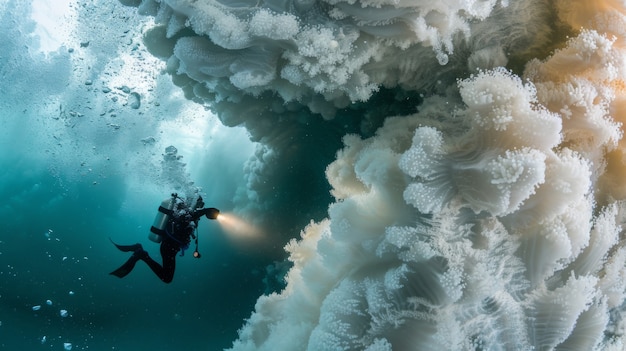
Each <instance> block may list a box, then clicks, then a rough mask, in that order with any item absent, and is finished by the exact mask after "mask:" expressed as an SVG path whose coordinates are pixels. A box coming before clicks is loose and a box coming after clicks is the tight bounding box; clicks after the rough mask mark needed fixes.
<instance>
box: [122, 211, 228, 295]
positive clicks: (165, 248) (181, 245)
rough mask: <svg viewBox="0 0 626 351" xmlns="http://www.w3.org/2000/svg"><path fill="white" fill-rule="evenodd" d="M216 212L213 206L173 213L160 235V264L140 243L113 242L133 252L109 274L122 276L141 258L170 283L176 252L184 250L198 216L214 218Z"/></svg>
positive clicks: (198, 218)
mask: <svg viewBox="0 0 626 351" xmlns="http://www.w3.org/2000/svg"><path fill="white" fill-rule="evenodd" d="M217 213H219V211H218V210H217V209H215V208H203V209H199V210H196V211H193V212H191V213H190V212H184V213H182V214H176V213H174V214H173V215H172V217H171V218H170V220H169V221H168V222H167V224H166V228H165V233H166V235H163V236H162V239H163V240H162V241H161V247H160V251H161V258H162V260H163V264H162V265H161V264H159V263H158V262H156V261H155V260H153V259H152V258H151V257H150V255H148V253H147V252H146V251H144V250H143V248H142V247H141V244H135V245H128V246H123V245H117V244H115V243H113V244H114V245H115V246H117V248H118V249H120V250H121V251H133V252H134V253H133V255H132V256H131V257H130V258H129V259H128V261H126V263H124V264H123V265H122V266H121V267H120V268H118V269H116V270H115V271H113V272H111V274H112V275H115V276H117V277H120V278H123V277H125V276H126V275H127V274H128V273H130V272H131V271H132V270H133V268H134V267H135V264H136V263H137V261H139V260H142V261H144V262H145V263H146V264H147V265H148V267H150V269H152V271H153V272H154V274H156V275H157V277H159V278H160V279H161V280H162V281H163V282H165V283H170V282H171V281H172V279H173V278H174V271H175V270H176V254H177V253H178V252H179V251H180V250H185V249H187V247H189V243H190V242H191V237H192V236H193V235H194V231H195V228H196V227H197V225H198V221H199V220H200V217H202V216H204V215H206V216H207V218H209V219H215V218H216V217H217Z"/></svg>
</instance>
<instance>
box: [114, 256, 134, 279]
mask: <svg viewBox="0 0 626 351" xmlns="http://www.w3.org/2000/svg"><path fill="white" fill-rule="evenodd" d="M137 261H139V257H137V256H136V255H132V256H130V258H129V259H128V261H126V262H125V263H124V264H123V265H121V266H120V268H118V269H116V270H114V271H113V272H111V273H109V274H111V275H114V276H116V277H118V278H124V277H125V276H127V275H128V273H130V272H131V271H132V270H133V268H135V263H137Z"/></svg>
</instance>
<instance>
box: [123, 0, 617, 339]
mask: <svg viewBox="0 0 626 351" xmlns="http://www.w3.org/2000/svg"><path fill="white" fill-rule="evenodd" d="M135 5H138V6H139V11H140V12H141V13H144V14H149V15H152V16H154V17H155V19H156V23H157V25H156V26H155V27H153V28H151V29H150V30H148V31H147V32H146V33H145V36H144V40H145V42H146V45H147V46H148V47H149V49H150V50H151V52H152V53H154V54H155V55H157V56H159V57H162V58H164V59H165V60H167V63H168V71H169V72H170V73H171V74H172V75H173V79H174V81H175V83H176V84H177V85H179V86H181V87H182V88H183V90H184V91H185V93H186V94H187V96H188V97H189V98H190V99H193V100H195V101H200V102H202V103H205V104H209V105H210V106H211V107H212V108H213V109H214V110H215V111H216V112H217V113H218V115H219V117H220V118H221V120H222V121H223V122H224V123H225V124H228V125H240V124H242V125H245V126H246V127H247V128H248V129H249V131H250V133H251V135H252V137H253V138H255V139H256V140H259V141H261V142H262V143H265V144H266V145H269V146H266V147H267V149H260V151H259V153H258V154H257V161H258V163H259V165H260V166H259V168H262V167H265V166H268V165H271V164H272V162H273V161H272V159H273V158H274V157H278V156H277V155H276V154H278V153H281V152H282V153H284V152H287V151H288V150H290V149H288V148H286V147H284V146H285V145H284V144H280V145H282V146H283V148H278V147H277V146H278V145H279V144H276V143H275V144H272V137H268V135H271V136H273V137H275V136H276V135H278V134H280V133H281V132H284V133H285V135H290V134H289V133H290V132H291V131H293V130H294V128H296V127H295V126H300V127H302V128H305V126H306V125H307V124H308V123H311V121H312V119H313V118H317V119H318V120H322V119H325V120H332V119H341V118H342V115H344V114H347V113H349V111H351V110H356V111H359V113H362V114H363V120H366V119H367V118H369V117H368V111H370V110H373V109H375V108H376V107H377V106H376V104H375V103H374V102H373V101H375V99H376V96H377V94H379V92H380V91H381V89H395V90H396V91H405V92H409V93H411V94H422V96H423V99H422V100H423V101H422V102H421V104H420V105H419V106H417V110H418V111H417V112H412V113H404V114H402V115H401V116H393V115H387V116H385V118H384V123H382V126H381V127H380V128H379V129H377V130H376V132H375V134H374V135H372V136H368V137H365V138H364V137H362V136H359V135H356V134H349V135H346V136H345V137H344V138H343V142H344V147H343V149H341V150H340V151H339V152H338V153H337V155H336V160H335V161H334V162H332V163H331V164H330V165H329V166H328V167H327V169H326V177H327V179H328V182H329V183H330V185H331V186H332V195H333V196H334V197H335V202H334V203H332V204H331V205H330V207H329V209H328V216H327V218H326V219H324V220H321V221H317V222H312V223H311V224H310V225H309V226H307V227H306V228H305V229H304V230H303V231H302V233H301V238H300V239H299V240H295V239H293V240H291V241H290V242H289V243H288V244H287V245H286V247H285V249H286V251H287V252H288V254H289V259H290V260H291V261H292V262H293V268H292V269H291V270H290V271H289V272H288V274H287V278H286V279H287V287H286V288H285V289H284V290H283V291H282V292H280V293H273V294H270V295H267V296H261V297H260V298H259V299H258V301H257V304H256V309H255V311H254V312H253V313H252V315H251V316H250V318H249V319H248V320H247V321H246V323H245V325H244V326H243V327H242V329H241V330H240V335H239V339H238V340H236V341H235V342H234V343H233V347H232V350H241V351H243V350H287V349H288V350H314V351H324V350H329V351H331V350H332V351H336V350H368V351H375V350H376V351H384V350H422V349H423V350H432V349H445V350H506V349H525V350H530V349H535V350H553V349H559V350H561V349H562V350H565V349H568V350H571V349H577V350H592V349H602V350H621V349H623V347H624V322H623V319H622V315H623V312H624V311H623V309H624V306H623V305H624V300H625V298H626V281H624V278H625V277H624V266H625V264H626V251H625V250H626V248H625V247H624V245H623V230H622V225H623V223H624V222H625V221H626V206H625V203H624V199H625V197H626V188H625V186H624V184H625V182H624V175H625V171H624V170H625V165H624V144H623V141H622V134H623V130H622V123H623V122H624V121H623V119H624V117H623V115H624V113H625V112H626V95H625V89H624V77H625V76H626V72H625V71H624V70H625V69H626V56H625V55H624V54H625V53H626V51H625V49H624V46H625V40H626V31H624V29H623V28H626V17H625V15H626V7H625V6H624V4H622V3H619V2H611V1H592V0H587V1H577V2H574V3H570V2H566V1H552V2H550V3H545V2H539V1H532V0H531V1H518V2H511V3H509V2H506V1H476V2H474V1H465V2H455V1H440V2H428V1H385V0H378V1H376V0H372V1H366V0H363V1H353V0H348V1H339V0H325V1H284V2H278V1H260V2H257V1H254V2H248V1H238V2H230V1H222V2H220V1H201V2H199V1H189V0H161V1H155V0H144V1H141V2H140V3H139V2H137V3H136V4H135ZM551 27H552V28H554V29H551ZM567 37H569V38H567ZM457 79H458V80H457ZM396 96H397V95H396ZM389 110H392V108H391V107H390V108H389ZM298 116H299V117H298ZM369 116H370V117H371V114H370V115H369ZM298 118H300V119H299V120H298ZM285 120H288V121H290V122H289V123H286V124H282V123H283V122H284V121H285ZM328 123H331V122H330V121H329V122H328ZM283 126H285V129H284V130H283V129H281V128H282V127H283ZM266 133H267V134H266ZM279 164H280V163H279ZM282 165H283V167H284V166H285V164H282ZM251 173H254V172H251ZM249 195H250V194H249ZM257 195H258V193H257Z"/></svg>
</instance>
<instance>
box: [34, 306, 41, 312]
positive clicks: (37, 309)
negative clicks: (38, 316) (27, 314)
mask: <svg viewBox="0 0 626 351" xmlns="http://www.w3.org/2000/svg"><path fill="white" fill-rule="evenodd" d="M40 309H41V305H36V306H33V311H39V310H40Z"/></svg>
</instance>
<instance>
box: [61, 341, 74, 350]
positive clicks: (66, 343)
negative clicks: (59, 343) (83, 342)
mask: <svg viewBox="0 0 626 351" xmlns="http://www.w3.org/2000/svg"><path fill="white" fill-rule="evenodd" d="M63 348H64V349H66V350H71V349H72V343H71V342H64V343H63Z"/></svg>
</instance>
